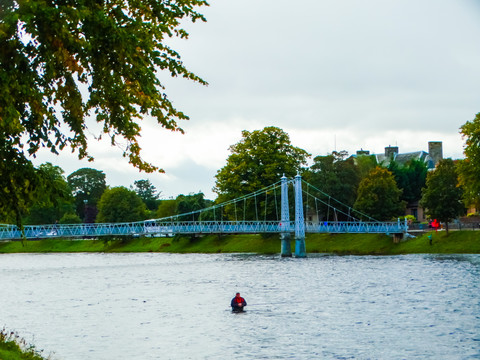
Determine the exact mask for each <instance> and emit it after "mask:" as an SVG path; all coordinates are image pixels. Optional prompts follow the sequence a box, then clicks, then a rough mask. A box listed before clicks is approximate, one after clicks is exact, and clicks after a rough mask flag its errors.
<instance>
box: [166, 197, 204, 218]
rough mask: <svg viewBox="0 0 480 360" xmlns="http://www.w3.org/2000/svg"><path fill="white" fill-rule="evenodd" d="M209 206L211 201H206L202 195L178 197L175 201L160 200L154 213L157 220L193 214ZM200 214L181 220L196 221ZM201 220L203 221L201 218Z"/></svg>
mask: <svg viewBox="0 0 480 360" xmlns="http://www.w3.org/2000/svg"><path fill="white" fill-rule="evenodd" d="M207 206H211V201H209V200H206V199H205V197H204V195H203V193H198V194H189V195H183V194H181V195H178V196H177V198H176V199H175V200H161V202H160V205H159V206H158V210H157V213H156V217H157V218H164V217H169V216H175V215H180V214H186V213H191V212H195V211H198V210H201V209H204V208H206V207H207ZM199 217H200V214H192V215H190V216H188V217H185V218H182V219H181V220H185V221H197V220H199ZM202 220H205V219H204V218H203V217H202Z"/></svg>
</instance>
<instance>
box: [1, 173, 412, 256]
mask: <svg viewBox="0 0 480 360" xmlns="http://www.w3.org/2000/svg"><path fill="white" fill-rule="evenodd" d="M290 187H293V190H294V191H293V196H292V194H291V193H289V188H290ZM291 198H292V199H291ZM292 200H293V206H292V207H291V206H290V203H291V202H292ZM291 210H293V211H292V212H293V213H294V216H293V219H291V216H290V212H291ZM305 217H307V218H306V219H305ZM360 219H362V220H360ZM407 230H408V226H407V223H406V222H401V221H399V220H397V221H392V222H381V221H377V220H375V219H373V218H371V217H369V216H367V215H365V214H362V213H360V212H358V211H356V210H354V209H353V208H351V207H350V206H347V205H345V204H343V203H342V202H340V201H338V200H336V199H334V198H332V197H330V196H329V195H328V194H325V193H324V192H322V191H321V190H320V189H318V188H316V187H315V186H313V185H311V184H309V183H308V182H306V181H304V180H302V177H301V176H300V175H297V176H296V177H295V178H294V179H288V178H286V177H285V176H283V177H282V178H281V180H280V181H279V182H277V183H275V184H272V185H270V186H268V187H266V188H263V189H261V190H258V191H256V192H253V193H251V194H248V195H245V196H242V197H239V198H236V199H233V200H230V201H226V202H224V203H221V204H217V205H214V206H212V207H209V208H205V209H201V210H197V211H192V212H188V213H184V214H178V215H174V216H169V217H166V218H161V219H153V220H145V221H139V222H130V223H95V224H61V225H58V224H49V225H26V226H24V227H23V229H19V228H18V227H17V226H15V225H0V240H18V239H27V240H35V239H40V238H41V239H44V238H98V237H102V236H173V235H178V234H192V235H193V234H196V235H201V234H261V233H277V234H280V238H281V255H282V256H292V251H291V240H292V234H294V237H295V256H296V257H305V256H306V250H305V233H384V234H393V235H396V236H402V235H404V234H405V233H406V232H407Z"/></svg>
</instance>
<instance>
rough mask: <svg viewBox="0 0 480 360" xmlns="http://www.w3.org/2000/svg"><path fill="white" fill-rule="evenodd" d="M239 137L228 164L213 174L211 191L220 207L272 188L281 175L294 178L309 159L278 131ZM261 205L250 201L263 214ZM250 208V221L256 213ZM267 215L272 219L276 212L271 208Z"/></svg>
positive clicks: (267, 128) (248, 132) (269, 130)
mask: <svg viewBox="0 0 480 360" xmlns="http://www.w3.org/2000/svg"><path fill="white" fill-rule="evenodd" d="M242 136H243V138H242V140H241V141H239V142H238V143H236V144H235V145H232V146H230V152H231V154H230V155H229V157H228V159H227V164H226V165H225V166H224V167H223V168H221V169H220V170H218V172H217V174H216V182H215V187H214V189H213V190H214V191H215V192H216V193H217V194H219V196H218V198H217V202H219V203H221V202H224V201H227V200H231V199H235V198H238V197H240V196H242V195H246V194H249V193H252V192H254V191H257V190H260V189H262V188H264V187H266V186H269V185H272V184H274V183H276V182H278V181H279V180H280V178H281V177H282V176H283V175H284V174H285V176H287V177H293V176H295V175H296V174H297V172H298V171H299V170H300V167H301V165H305V164H306V160H307V157H309V156H310V154H308V153H307V152H306V151H305V150H303V149H300V148H297V147H294V146H293V145H292V144H291V143H290V137H289V136H288V134H287V133H286V132H284V131H283V130H282V129H279V128H277V127H273V126H270V127H265V128H264V129H263V130H255V131H252V132H250V131H247V130H243V131H242ZM255 200H257V199H255ZM261 201H262V200H261V199H258V202H257V201H255V202H254V201H253V200H252V201H251V205H252V206H255V205H257V206H258V207H259V208H260V209H262V211H263V209H264V208H265V206H264V204H263V203H262V202H261ZM252 206H250V207H249V211H248V213H249V217H252V216H253V215H255V213H256V212H257V210H255V209H253V208H252ZM272 206H273V205H271V206H270V207H272ZM226 212H227V213H228V212H230V216H231V217H232V216H233V209H226ZM268 213H269V216H268V217H269V218H271V217H272V216H273V214H274V213H275V209H273V208H270V209H269V210H268ZM232 218H233V217H232ZM262 218H263V216H262Z"/></svg>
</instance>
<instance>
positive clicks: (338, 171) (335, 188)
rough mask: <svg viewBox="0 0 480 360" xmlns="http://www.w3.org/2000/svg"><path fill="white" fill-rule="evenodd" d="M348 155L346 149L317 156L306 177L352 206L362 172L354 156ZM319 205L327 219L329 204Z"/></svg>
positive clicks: (310, 181)
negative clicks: (348, 156) (349, 156)
mask: <svg viewBox="0 0 480 360" xmlns="http://www.w3.org/2000/svg"><path fill="white" fill-rule="evenodd" d="M347 155H348V153H347V152H345V151H344V152H340V153H337V152H333V153H332V154H331V155H327V156H317V157H315V158H314V159H313V165H312V166H311V167H310V170H309V171H308V172H307V173H305V174H304V178H305V179H306V180H307V181H308V182H309V183H310V184H312V185H313V186H315V187H316V188H318V189H320V190H322V191H323V192H325V193H326V194H328V195H329V196H331V197H332V198H334V199H336V200H338V201H340V202H342V203H343V204H345V205H347V206H350V207H351V206H353V204H354V203H355V199H356V197H357V188H358V184H359V182H360V172H359V169H358V167H357V166H356V165H355V163H354V159H353V158H348V159H345V157H346V156H347ZM317 206H318V210H319V212H320V213H321V214H323V215H324V216H325V219H326V216H327V215H326V214H328V213H329V211H328V208H327V205H325V204H322V203H319V204H318V205H317ZM337 206H338V205H337ZM332 216H333V212H332ZM326 220H331V219H326Z"/></svg>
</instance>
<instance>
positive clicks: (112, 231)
mask: <svg viewBox="0 0 480 360" xmlns="http://www.w3.org/2000/svg"><path fill="white" fill-rule="evenodd" d="M294 231H295V225H294V222H293V221H290V222H288V223H283V224H282V223H281V222H279V221H158V220H147V221H141V222H133V223H108V224H105V223H99V224H69V225H27V226H25V227H24V235H25V238H26V239H42V238H60V237H62V238H65V237H67V238H82V237H87V238H93V237H100V236H121V235H130V236H144V235H145V236H173V235H176V234H257V233H282V232H291V233H293V232H294ZM305 231H306V232H307V233H400V232H406V231H407V227H406V225H404V224H403V223H400V222H320V223H314V222H306V223H305ZM21 238H22V233H21V231H20V230H19V229H18V228H17V227H16V226H14V225H0V240H15V239H21Z"/></svg>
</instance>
